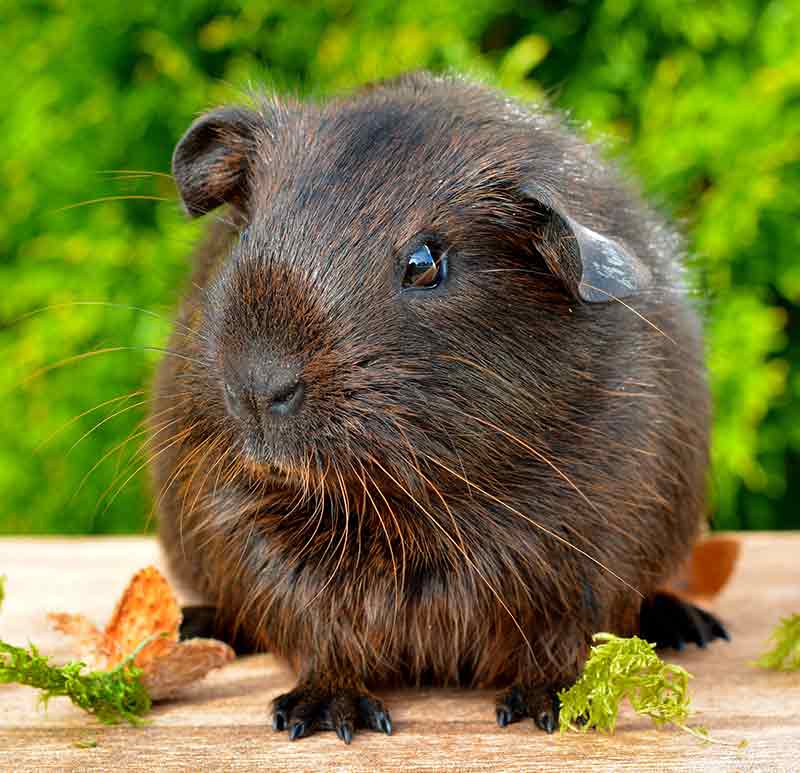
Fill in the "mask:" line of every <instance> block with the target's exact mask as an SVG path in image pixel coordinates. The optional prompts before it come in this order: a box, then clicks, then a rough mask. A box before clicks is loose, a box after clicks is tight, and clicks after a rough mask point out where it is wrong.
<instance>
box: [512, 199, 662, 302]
mask: <svg viewBox="0 0 800 773" xmlns="http://www.w3.org/2000/svg"><path fill="white" fill-rule="evenodd" d="M523 192H524V194H525V195H526V197H527V198H528V200H529V201H530V202H533V203H534V204H535V207H536V210H537V218H536V219H537V228H536V241H537V245H536V246H537V248H538V250H539V252H540V253H541V255H542V257H543V258H544V261H545V263H546V264H547V266H548V268H549V269H550V270H551V271H552V272H553V273H554V274H555V275H556V276H557V277H559V278H560V279H561V281H562V282H563V283H564V285H565V287H566V288H567V290H569V292H570V293H571V294H572V295H573V296H574V297H575V298H577V299H579V300H582V301H584V302H586V303H607V302H609V301H613V300H617V299H619V298H625V297H626V296H630V295H636V294H637V293H639V292H642V291H643V290H645V289H647V287H648V286H649V285H650V284H651V283H652V276H651V274H650V269H648V267H647V266H646V265H645V264H644V263H642V261H641V260H640V259H639V258H638V257H637V256H636V254H635V253H634V252H633V251H632V250H631V249H630V248H629V247H628V246H627V245H625V244H624V243H623V242H622V241H621V240H619V239H615V238H612V237H611V236H610V235H609V234H604V233H599V232H598V231H595V230H594V229H593V228H590V227H589V226H588V225H587V224H586V223H585V222H581V219H580V218H578V217H575V216H574V215H573V214H572V213H570V212H569V211H568V209H567V207H565V206H564V204H563V202H561V201H559V200H558V198H557V197H556V196H554V195H552V194H551V193H549V192H547V191H545V190H544V189H543V188H541V187H540V186H537V185H527V186H525V187H524V188H523Z"/></svg>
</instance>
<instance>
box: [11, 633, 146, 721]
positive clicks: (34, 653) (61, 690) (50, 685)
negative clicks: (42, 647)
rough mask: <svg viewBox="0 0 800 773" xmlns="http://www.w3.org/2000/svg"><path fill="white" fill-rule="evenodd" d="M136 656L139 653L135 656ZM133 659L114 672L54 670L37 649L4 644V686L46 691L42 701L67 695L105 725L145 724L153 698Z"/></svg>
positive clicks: (71, 666)
mask: <svg viewBox="0 0 800 773" xmlns="http://www.w3.org/2000/svg"><path fill="white" fill-rule="evenodd" d="M134 655H135V653H134ZM134 655H131V656H130V657H129V658H126V660H124V661H123V662H122V663H120V664H119V666H117V667H116V668H114V669H113V670H111V671H88V672H87V671H86V664H85V663H82V662H71V663H67V664H66V665H64V666H58V667H57V666H53V665H51V664H50V662H49V659H48V658H47V657H45V656H43V655H41V654H39V651H38V650H37V649H36V647H35V646H34V645H32V644H31V645H30V646H29V648H28V649H24V648H22V647H15V646H14V645H12V644H7V643H6V642H4V641H0V684H11V683H16V684H24V685H27V686H28V687H35V688H36V689H38V690H41V691H42V694H41V700H42V702H43V703H44V704H45V705H46V704H47V701H48V700H49V699H50V698H52V697H55V696H59V695H65V696H66V697H68V698H69V699H70V700H71V701H72V702H73V703H74V704H75V705H76V706H78V707H80V708H82V709H83V710H84V711H87V712H89V713H90V714H94V715H95V716H96V717H97V718H98V719H99V720H100V721H101V722H104V723H106V724H114V723H116V722H119V721H120V720H123V719H124V720H126V721H127V722H130V723H131V724H133V725H137V724H141V722H142V717H143V716H144V715H145V714H146V713H147V712H148V711H149V710H150V697H149V695H148V694H147V690H146V689H145V687H144V685H143V684H142V681H141V674H142V671H141V670H140V669H138V668H136V666H134V665H133V657H134Z"/></svg>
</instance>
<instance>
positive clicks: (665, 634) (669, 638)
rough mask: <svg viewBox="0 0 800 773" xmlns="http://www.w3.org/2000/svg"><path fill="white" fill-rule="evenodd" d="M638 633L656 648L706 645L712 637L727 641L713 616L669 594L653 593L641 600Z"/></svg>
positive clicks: (727, 636) (726, 635) (728, 637)
mask: <svg viewBox="0 0 800 773" xmlns="http://www.w3.org/2000/svg"><path fill="white" fill-rule="evenodd" d="M639 636H641V638H642V639H644V640H645V641H649V642H650V643H652V644H655V645H656V647H659V648H666V647H672V648H673V649H676V650H679V651H680V650H682V649H683V648H684V647H685V646H686V645H687V644H696V645H697V646H698V647H705V646H706V644H708V643H710V642H712V641H714V640H715V639H725V640H726V641H730V636H729V635H728V632H727V630H725V626H724V625H723V624H722V623H721V622H720V621H719V620H717V618H716V617H714V615H712V614H711V613H710V612H706V611H705V610H704V609H700V607H696V606H695V605H694V604H690V603H689V602H688V601H684V600H683V599H680V598H678V597H677V596H674V595H672V594H671V593H654V594H653V595H652V596H648V597H647V598H646V599H645V600H644V601H643V602H642V609H641V613H640V617H639Z"/></svg>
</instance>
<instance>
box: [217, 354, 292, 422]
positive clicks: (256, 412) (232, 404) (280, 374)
mask: <svg viewBox="0 0 800 773" xmlns="http://www.w3.org/2000/svg"><path fill="white" fill-rule="evenodd" d="M304 392H305V387H304V385H303V381H302V379H301V378H300V376H299V375H298V373H297V371H296V370H294V369H292V368H285V367H282V366H278V365H275V366H268V367H261V368H259V369H258V370H254V371H251V372H250V373H249V374H248V377H247V378H246V379H243V380H242V381H239V380H236V379H229V380H227V381H226V383H225V403H226V405H227V407H228V411H229V412H230V413H231V414H233V415H234V416H238V417H239V418H240V419H244V420H250V421H255V422H256V423H258V424H261V423H262V421H263V420H264V419H270V418H275V419H281V418H285V417H288V416H294V415H295V414H296V413H297V412H298V411H299V410H300V408H301V406H302V404H303V396H304Z"/></svg>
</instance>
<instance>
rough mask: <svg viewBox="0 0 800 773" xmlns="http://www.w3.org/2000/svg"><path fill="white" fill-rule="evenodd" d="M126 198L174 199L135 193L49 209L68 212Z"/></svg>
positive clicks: (52, 211) (53, 211)
mask: <svg viewBox="0 0 800 773" xmlns="http://www.w3.org/2000/svg"><path fill="white" fill-rule="evenodd" d="M126 199H145V200H146V201H174V199H171V198H167V197H166V196H150V195H147V194H143V193H142V194H135V195H130V196H100V197H98V198H96V199H87V200H86V201H79V202H78V203H77V204H67V206H66V207H59V208H58V209H51V210H49V211H50V213H52V214H57V213H59V212H66V211H67V210H68V209H77V208H78V207H86V206H88V205H89V204H102V203H104V202H107V201H125V200H126Z"/></svg>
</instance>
